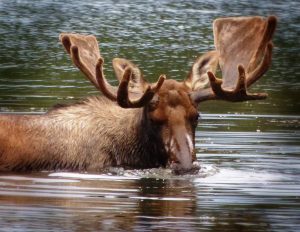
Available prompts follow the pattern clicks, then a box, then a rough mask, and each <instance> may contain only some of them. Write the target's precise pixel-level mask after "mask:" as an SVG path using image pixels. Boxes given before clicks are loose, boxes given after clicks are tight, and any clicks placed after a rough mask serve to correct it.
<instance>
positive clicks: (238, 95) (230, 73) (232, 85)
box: [196, 16, 277, 102]
mask: <svg viewBox="0 0 300 232" xmlns="http://www.w3.org/2000/svg"><path fill="white" fill-rule="evenodd" d="M276 23H277V19H276V18H275V17H274V16H270V17H268V18H267V20H265V19H263V18H261V17H242V18H221V19H217V20H215V21H214V37H215V46H216V49H217V51H218V53H219V65H220V68H221V71H222V79H218V78H216V77H215V75H214V73H213V72H210V71H209V72H207V74H208V78H209V81H210V86H211V88H209V89H202V90H199V92H198V93H197V94H196V99H197V101H198V102H200V101H205V100H210V99H221V100H227V101H246V100H257V99H264V98H266V97H267V94H265V93H255V94H248V93H247V88H248V87H249V86H250V85H252V84H253V83H254V82H256V81H257V80H258V79H259V78H260V77H261V76H262V75H263V74H264V73H265V72H266V71H267V70H268V68H269V66H270V63H271V57H272V48H273V45H272V42H271V39H272V36H273V34H274V31H275V28H276Z"/></svg>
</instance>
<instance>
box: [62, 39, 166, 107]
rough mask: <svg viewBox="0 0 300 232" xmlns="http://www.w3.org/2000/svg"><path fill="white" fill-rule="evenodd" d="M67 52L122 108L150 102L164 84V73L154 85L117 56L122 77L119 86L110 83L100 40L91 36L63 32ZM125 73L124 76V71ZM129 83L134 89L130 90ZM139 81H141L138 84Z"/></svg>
mask: <svg viewBox="0 0 300 232" xmlns="http://www.w3.org/2000/svg"><path fill="white" fill-rule="evenodd" d="M60 40H61V42H62V43H63V45H64V47H65V49H66V51H67V52H68V53H69V54H70V56H71V59H72V61H73V63H74V64H75V65H76V66H77V67H78V68H79V69H80V70H81V71H82V72H83V73H84V74H85V76H86V77H87V78H88V79H89V80H90V81H91V82H92V84H93V85H94V86H95V87H96V88H97V89H99V90H100V91H101V92H102V93H103V94H104V96H106V97H107V98H109V99H110V100H112V101H117V102H118V104H119V105H120V106H121V107H123V108H137V107H143V106H144V105H146V104H148V103H149V102H150V101H151V100H152V98H153V96H154V95H155V93H156V92H157V91H158V90H159V89H160V87H161V86H162V84H163V82H164V80H165V76H164V75H161V76H160V77H159V80H158V82H157V83H156V84H155V85H154V86H153V87H151V86H150V85H149V84H148V83H147V82H146V81H145V80H144V79H143V77H142V75H141V72H140V70H139V69H138V68H137V67H136V66H135V65H134V64H133V63H132V62H130V61H127V60H125V59H115V60H114V63H113V65H114V69H115V71H116V70H117V71H116V75H117V77H118V79H119V80H120V85H119V87H118V88H116V87H114V86H112V85H110V84H109V82H108V81H107V80H106V78H105V76H104V72H103V63H104V60H103V58H102V57H101V56H100V51H99V48H98V42H97V39H96V38H95V37H94V36H92V35H87V36H86V35H79V34H65V33H62V34H61V35H60ZM122 72H123V76H121V73H122ZM129 83H131V89H130V90H133V89H134V91H129ZM137 83H139V84H140V83H142V85H138V84H137ZM129 94H131V95H135V96H136V95H138V96H139V98H138V99H135V100H130V97H129Z"/></svg>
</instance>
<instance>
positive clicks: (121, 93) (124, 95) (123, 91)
mask: <svg viewBox="0 0 300 232" xmlns="http://www.w3.org/2000/svg"><path fill="white" fill-rule="evenodd" d="M131 75H132V70H131V69H130V68H129V67H128V68H126V69H125V71H124V74H123V78H122V80H121V82H120V85H119V88H118V92H117V102H118V104H119V105H120V106H121V107H123V108H140V107H143V106H145V105H146V104H147V103H149V102H150V101H151V100H152V98H153V97H154V95H155V93H156V92H157V91H159V89H160V88H161V86H162V84H163V82H164V81H165V79H166V78H165V76H164V75H161V76H160V77H159V80H158V82H157V84H156V85H155V86H154V87H150V86H148V88H147V89H146V91H145V92H144V94H143V95H142V97H140V99H138V100H134V101H132V100H130V99H129V94H128V84H129V80H130V77H131Z"/></svg>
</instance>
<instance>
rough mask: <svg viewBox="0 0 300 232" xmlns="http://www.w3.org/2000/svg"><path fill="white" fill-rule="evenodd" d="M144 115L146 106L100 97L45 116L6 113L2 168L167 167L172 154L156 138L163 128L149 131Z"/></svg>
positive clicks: (1, 128) (0, 127) (1, 121)
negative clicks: (123, 104)
mask: <svg viewBox="0 0 300 232" xmlns="http://www.w3.org/2000/svg"><path fill="white" fill-rule="evenodd" d="M143 114H144V113H143V109H122V108H120V107H119V106H117V105H116V104H115V103H113V102H111V101H109V100H107V99H105V98H103V97H97V98H96V97H94V98H89V99H87V100H86V101H85V102H83V103H81V104H75V105H70V106H66V107H61V108H57V109H54V110H51V111H49V113H47V114H44V115H35V116H17V115H1V117H0V170H1V171H11V170H14V171H20V170H54V169H55V170H81V171H83V170H88V171H98V170H100V169H101V168H103V167H106V166H125V167H126V166H128V167H132V168H147V167H158V166H161V165H165V164H166V154H165V153H164V151H163V150H161V148H162V147H163V146H162V145H161V144H160V142H158V143H157V140H158V138H157V137H156V135H157V132H159V129H160V128H157V129H158V131H153V132H152V131H151V130H153V128H152V127H151V128H149V129H148V131H147V127H149V126H150V125H147V123H145V121H144V119H143ZM140 128H144V131H141V129H140ZM145 131H147V132H148V133H145ZM145 143H147V144H145ZM149 148H150V149H151V152H149ZM147 149H148V150H147Z"/></svg>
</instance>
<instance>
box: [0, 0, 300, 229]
mask: <svg viewBox="0 0 300 232" xmlns="http://www.w3.org/2000/svg"><path fill="white" fill-rule="evenodd" d="M299 9H300V4H299V2H298V1H277V0H274V1H270V0H267V1H261V2H257V1H250V0H244V1H230V2H228V1H222V0H217V1H211V0H208V1H187V2H184V1H165V0H162V1H153V0H150V1H145V2H144V1H91V0H88V1H77V0H75V1H50V0H41V1H26V0H22V1H14V0H2V1H0V45H1V46H0V112H13V113H23V112H26V113H41V112H45V111H46V110H47V109H48V108H49V107H50V106H51V105H53V104H55V103H58V102H60V103H62V102H68V103H70V102H74V101H76V100H79V99H81V98H84V97H86V96H88V95H96V94H98V92H97V91H96V90H95V89H94V88H93V87H92V86H91V85H90V84H89V82H88V81H86V80H85V79H84V78H83V75H82V74H81V73H80V72H79V71H78V70H77V69H76V68H74V67H73V66H72V64H71V62H70V60H69V57H68V55H67V54H66V53H65V52H64V50H63V48H62V46H61V44H60V43H59V41H58V35H59V33H61V32H77V33H88V34H94V35H96V36H97V38H98V39H99V41H100V48H101V54H102V56H103V57H104V58H105V61H106V66H105V68H106V70H105V71H106V73H107V76H108V77H109V79H110V81H111V82H112V83H115V82H116V81H115V78H114V77H113V73H112V68H111V60H112V58H114V57H124V58H127V59H130V60H132V61H134V62H135V63H136V64H138V66H139V67H140V68H141V69H142V70H143V71H144V73H145V76H146V78H147V79H148V80H150V81H155V80H156V79H157V77H158V76H159V74H161V73H166V74H167V76H168V77H169V78H174V79H183V78H184V77H185V76H186V74H187V72H188V71H189V68H190V66H191V64H192V62H193V60H194V59H195V57H196V56H197V55H198V54H200V53H203V52H205V51H208V50H210V49H213V35H212V26H211V24H212V21H213V20H214V19H215V18H217V17H223V16H245V15H262V16H267V15H271V14H272V15H276V16H277V17H278V19H279V24H278V29H277V31H276V33H275V37H274V43H275V50H274V58H273V62H272V67H271V68H270V70H269V71H268V73H267V74H266V75H265V76H264V78H263V79H261V80H260V81H259V82H258V83H256V85H255V86H254V87H253V88H252V91H266V92H268V94H269V97H268V99H267V100H264V101H259V102H244V103H236V104H233V103H225V102H215V101H212V102H205V103H203V104H202V105H201V106H200V107H199V110H200V111H201V120H200V121H199V125H198V128H197V132H196V148H197V159H198V161H199V162H200V165H201V170H200V172H199V174H197V175H184V176H174V175H172V174H171V173H170V170H168V169H150V170H123V169H112V170H109V171H108V172H107V173H61V172H38V173H30V174H18V173H1V174H0V231H299V230H300V225H299V222H300V178H299V175H300V154H299V153H300V107H299V106H300V103H299V97H300V94H299V90H300V81H299V78H300V65H299V60H300V55H299V54H300V46H299V42H298V41H299V34H300V27H299V24H300V17H299Z"/></svg>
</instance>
